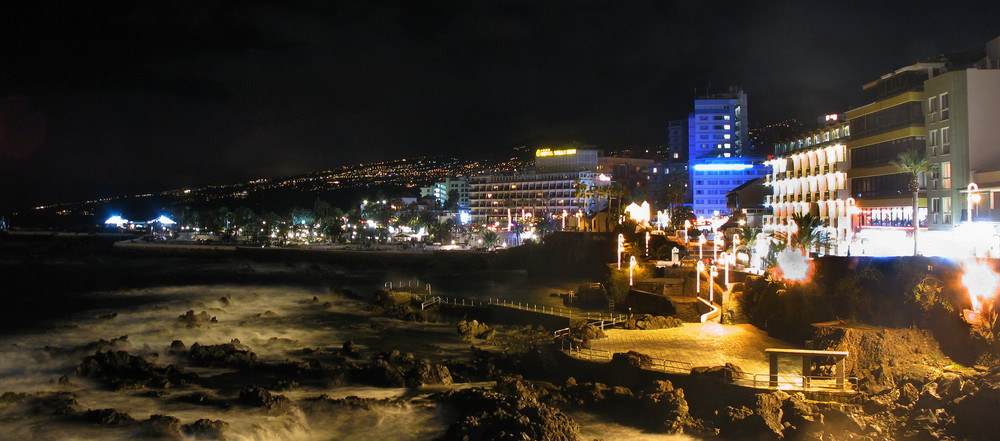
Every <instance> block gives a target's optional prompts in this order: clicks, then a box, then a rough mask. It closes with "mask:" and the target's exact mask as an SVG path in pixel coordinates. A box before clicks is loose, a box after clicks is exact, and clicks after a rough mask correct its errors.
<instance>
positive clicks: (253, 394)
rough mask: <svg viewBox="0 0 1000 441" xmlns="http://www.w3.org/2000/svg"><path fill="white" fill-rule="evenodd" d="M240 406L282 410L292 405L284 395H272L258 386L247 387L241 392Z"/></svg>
mask: <svg viewBox="0 0 1000 441" xmlns="http://www.w3.org/2000/svg"><path fill="white" fill-rule="evenodd" d="M239 401H240V404H244V405H247V406H251V407H263V408H267V409H268V410H282V409H285V408H287V407H288V405H289V404H291V401H290V400H289V399H288V398H287V397H285V396H284V395H277V394H272V393H270V392H268V391H266V390H264V389H262V388H259V387H257V386H247V387H245V388H243V389H242V390H240V398H239Z"/></svg>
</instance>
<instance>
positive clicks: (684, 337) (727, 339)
mask: <svg viewBox="0 0 1000 441" xmlns="http://www.w3.org/2000/svg"><path fill="white" fill-rule="evenodd" d="M604 332H605V334H607V336H608V337H607V338H601V339H595V340H591V341H590V344H591V347H592V348H594V349H599V350H604V351H608V352H610V353H616V352H628V351H630V350H631V351H636V352H640V353H643V354H647V355H649V356H652V357H653V358H661V359H666V360H674V361H681V362H687V363H691V366H694V367H697V366H719V365H723V364H725V363H733V364H735V365H737V366H739V367H740V368H742V369H743V371H744V372H747V373H751V374H766V373H767V372H768V361H767V356H766V355H765V354H764V349H766V348H794V346H791V345H789V344H788V343H785V342H783V341H781V340H778V339H775V338H772V337H769V336H768V335H767V333H765V332H764V331H761V330H760V329H757V328H755V327H753V326H751V325H720V324H718V323H714V322H708V323H685V324H684V325H683V326H681V327H678V328H670V329H655V330H648V331H640V330H625V329H608V330H605V331H604ZM801 371H802V364H801V362H800V361H799V360H798V359H789V360H784V359H783V360H782V362H781V364H780V365H779V372H780V373H781V374H782V375H785V374H800V373H801Z"/></svg>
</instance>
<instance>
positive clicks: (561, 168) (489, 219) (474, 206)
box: [469, 148, 611, 226]
mask: <svg viewBox="0 0 1000 441" xmlns="http://www.w3.org/2000/svg"><path fill="white" fill-rule="evenodd" d="M599 157H600V151H599V150H596V149H584V148H564V149H548V148H545V149H538V150H537V151H536V152H535V168H536V171H533V172H529V173H521V174H509V175H505V174H484V175H479V176H473V177H471V178H469V186H470V190H469V199H470V202H469V208H470V212H471V216H472V220H473V221H474V222H486V223H493V222H502V221H504V220H510V221H517V220H518V219H522V218H525V217H541V216H546V215H552V216H566V215H569V216H575V215H576V214H577V213H579V214H580V216H578V217H575V218H574V219H575V221H574V222H571V223H570V224H571V225H577V226H578V225H580V221H579V220H580V219H581V218H582V217H583V214H587V215H588V216H589V215H590V214H592V213H593V212H596V211H598V210H600V209H601V208H602V207H601V206H599V205H598V204H599V203H600V202H599V201H602V199H601V197H600V196H599V195H598V194H597V193H595V192H592V191H582V190H585V189H594V188H598V187H606V186H608V185H610V184H611V177H610V176H607V175H605V174H602V173H599V172H597V167H598V158H599ZM605 201H606V199H605Z"/></svg>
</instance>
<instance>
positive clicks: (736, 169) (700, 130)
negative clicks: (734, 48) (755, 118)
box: [688, 87, 767, 217]
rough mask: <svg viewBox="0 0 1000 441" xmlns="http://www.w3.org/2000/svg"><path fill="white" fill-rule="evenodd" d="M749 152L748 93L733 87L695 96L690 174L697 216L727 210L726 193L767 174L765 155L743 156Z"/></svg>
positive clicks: (690, 124)
mask: <svg viewBox="0 0 1000 441" xmlns="http://www.w3.org/2000/svg"><path fill="white" fill-rule="evenodd" d="M749 152H750V144H749V129H748V124H747V95H746V93H744V92H743V91H742V90H740V89H738V88H736V87H731V88H730V89H729V92H727V93H719V94H713V95H708V96H705V97H702V98H698V99H695V101H694V112H693V113H691V114H690V115H688V161H689V168H688V176H689V179H690V183H691V184H690V189H691V200H692V205H691V208H692V209H693V210H694V214H695V215H696V216H701V217H711V216H713V215H715V214H716V213H718V214H721V215H725V214H728V213H729V208H728V207H727V206H726V194H728V193H729V191H730V190H732V189H734V188H736V187H738V186H740V185H743V184H744V183H746V182H747V181H750V180H753V179H756V178H759V177H763V176H764V175H766V174H767V170H766V169H767V167H766V166H765V165H764V164H763V162H764V159H763V158H749V157H747V158H744V157H743V156H744V155H748V154H749Z"/></svg>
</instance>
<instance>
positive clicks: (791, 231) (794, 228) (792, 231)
mask: <svg viewBox="0 0 1000 441" xmlns="http://www.w3.org/2000/svg"><path fill="white" fill-rule="evenodd" d="M798 232H799V226H798V225H796V224H795V221H793V220H789V221H788V247H789V248H791V246H792V235H793V234H796V233H798Z"/></svg>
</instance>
